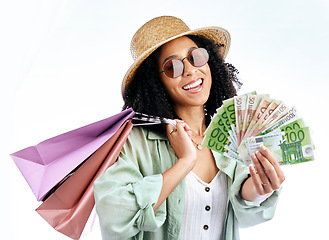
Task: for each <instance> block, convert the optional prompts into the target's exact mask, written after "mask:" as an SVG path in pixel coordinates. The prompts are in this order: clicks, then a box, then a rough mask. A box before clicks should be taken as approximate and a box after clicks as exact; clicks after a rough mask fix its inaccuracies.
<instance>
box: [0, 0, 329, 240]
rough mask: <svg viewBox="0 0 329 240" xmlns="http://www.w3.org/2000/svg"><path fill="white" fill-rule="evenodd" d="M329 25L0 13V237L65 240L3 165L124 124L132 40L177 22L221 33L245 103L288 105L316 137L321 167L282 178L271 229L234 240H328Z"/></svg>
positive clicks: (259, 16) (147, 4) (254, 11)
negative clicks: (103, 124)
mask: <svg viewBox="0 0 329 240" xmlns="http://www.w3.org/2000/svg"><path fill="white" fill-rule="evenodd" d="M328 13H329V2H328V1H327V0H309V1H307V0H305V1H304V0H299V1H297V0H296V1H293V0H285V1H284V0H275V1H274V0H268V1H262V0H258V1H257V0H249V1H247V0H235V1H223V0H217V1H208V0H198V1H195V0H188V1H187V0H186V1H172V0H166V1H155V0H150V1H146V0H144V1H141V0H139V1H125V0H120V1H111V0H107V1H105V0H102V1H100V0H99V1H95V0H94V1H91V0H80V1H77V0H72V1H65V0H39V1H37V0H29V1H25V0H11V1H2V2H1V4H0V24H1V25H0V26H1V28H0V29H1V31H0V32H1V33H0V34H1V38H0V43H1V44H0V51H1V52H0V55H1V57H0V68H1V71H0V74H1V76H0V77H1V78H0V79H1V88H0V89H1V96H0V98H1V99H0V100H1V101H0V104H1V170H2V171H1V174H0V184H1V198H0V199H1V202H0V206H1V216H0V219H1V225H0V226H1V229H2V230H1V235H2V236H7V237H6V239H15V240H17V239H34V240H37V239H42V240H43V239H48V240H50V239H56V240H61V239H68V238H67V237H65V236H63V235H62V234H60V233H58V232H56V231H55V230H53V229H52V228H51V227H50V226H49V225H48V224H47V223H46V222H45V221H44V220H43V219H42V218H41V217H40V216H39V215H38V214H37V213H36V212H35V211H34V209H35V208H37V207H38V205H39V203H38V202H37V201H36V200H35V198H34V195H33V194H32V191H31V190H30V189H29V187H28V185H27V183H26V182H25V180H24V179H23V177H22V175H21V174H20V172H19V170H18V169H17V167H16V166H15V164H14V162H13V161H12V160H11V158H10V157H9V153H12V152H15V151H18V150H20V149H22V148H25V147H28V146H31V145H35V144H37V143H38V142H40V141H42V140H45V139H47V138H50V137H53V136H55V135H58V134H60V133H64V132H66V131H69V130H72V129H75V128H78V127H80V126H83V125H86V124H88V123H92V122H95V121H97V120H100V119H103V118H106V117H109V116H111V115H113V114H115V113H117V112H119V111H120V110H121V106H122V100H121V93H120V84H121V80H122V78H123V76H124V74H125V72H126V70H127V69H128V68H129V66H130V65H131V64H132V62H133V61H132V58H131V56H130V52H129V43H130V39H131V37H132V35H133V34H134V32H135V31H136V30H137V29H138V28H139V27H140V26H141V25H142V24H144V23H145V22H146V21H148V20H150V19H151V18H153V17H157V16H160V15H174V16H177V17H180V18H181V19H183V20H184V21H185V22H186V23H187V24H188V25H189V26H190V28H192V29H194V28H198V27H204V26H212V25H214V26H221V27H224V28H226V29H228V30H229V31H230V33H231V36H232V45H231V49H230V52H229V54H228V57H227V59H226V60H227V62H231V63H233V64H234V65H235V66H236V67H237V68H238V69H239V71H240V73H241V78H242V81H243V83H244V86H243V88H242V90H241V91H240V94H242V93H246V92H249V91H252V90H257V92H258V93H270V94H271V96H272V97H273V98H277V99H281V100H284V101H285V102H286V103H287V104H289V105H293V104H294V105H296V106H297V108H298V109H299V111H300V112H301V113H302V115H303V117H304V119H305V120H306V122H307V123H308V125H309V126H310V127H311V129H312V137H313V140H314V142H315V145H316V152H315V153H316V161H314V162H310V163H303V164H299V165H295V166H285V167H283V169H284V171H285V174H286V181H285V182H284V186H283V191H282V195H281V199H280V202H279V205H278V207H277V212H276V215H275V217H274V219H273V220H271V221H269V222H266V223H264V224H261V225H258V226H256V227H252V228H247V229H241V231H240V232H241V238H242V239H253V240H258V239H259V240H260V239H262V240H263V239H267V240H270V239H275V240H277V239H300V240H304V239H328V236H327V233H328V230H327V224H326V222H327V219H326V216H328V214H329V211H328V207H327V199H328V193H327V192H328V184H327V177H326V176H327V175H328V167H329V164H328V159H327V152H326V148H328V144H327V142H328V140H327V139H328V138H326V136H327V135H328V129H327V128H328V123H327V117H328V113H327V102H328V100H329V99H328V87H329V84H328V77H327V70H328V66H329V60H328V54H329V47H328V43H329V31H328V29H329V17H328V16H329V14H328ZM93 234H94V235H92V236H90V237H89V239H98V238H97V236H99V232H98V233H97V232H95V233H93ZM2 236H1V237H0V238H2Z"/></svg>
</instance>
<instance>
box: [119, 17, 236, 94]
mask: <svg viewBox="0 0 329 240" xmlns="http://www.w3.org/2000/svg"><path fill="white" fill-rule="evenodd" d="M185 35H197V36H203V37H205V38H208V39H211V40H213V41H214V42H215V44H223V45H224V47H222V48H220V51H221V52H220V53H221V55H222V56H223V59H225V57H226V55H227V53H228V50H229V48H230V44H231V37H230V34H229V32H228V31H227V30H225V29H223V28H220V27H204V28H198V29H195V30H191V29H190V28H189V27H188V26H187V25H186V24H185V23H184V22H183V21H182V20H181V19H179V18H176V17H172V16H161V17H157V18H153V19H152V20H150V21H148V22H147V23H145V24H144V25H143V26H142V27H141V28H140V29H138V30H137V32H136V33H135V35H134V36H133V38H132V40H131V44H130V51H131V55H132V57H133V59H134V61H135V62H134V63H133V64H132V65H131V67H130V68H129V69H128V71H127V73H126V75H125V76H124V78H123V81H122V85H121V90H122V94H123V93H124V91H125V90H126V89H127V87H128V86H129V84H130V82H131V80H132V79H133V78H134V76H135V73H136V70H137V69H138V67H139V66H140V65H141V63H142V62H143V61H144V60H145V59H146V58H147V57H148V56H150V54H151V53H152V52H154V51H155V50H156V49H157V48H159V47H160V46H162V45H163V44H165V43H167V42H169V41H171V40H174V39H176V38H179V37H182V36H185Z"/></svg>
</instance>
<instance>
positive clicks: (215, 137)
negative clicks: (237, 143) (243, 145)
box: [201, 123, 229, 154]
mask: <svg viewBox="0 0 329 240" xmlns="http://www.w3.org/2000/svg"><path fill="white" fill-rule="evenodd" d="M201 144H202V145H203V146H206V147H207V148H210V149H212V150H214V151H216V152H219V153H222V154H223V153H224V152H227V150H226V149H225V146H226V145H228V144H229V141H228V139H227V137H226V136H225V134H224V133H223V132H222V130H221V129H220V128H219V127H218V126H217V125H216V124H213V123H212V124H210V125H209V126H208V128H207V130H206V131H205V137H204V138H203V141H202V143H201Z"/></svg>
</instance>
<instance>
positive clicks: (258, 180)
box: [249, 153, 274, 195]
mask: <svg viewBox="0 0 329 240" xmlns="http://www.w3.org/2000/svg"><path fill="white" fill-rule="evenodd" d="M251 159H252V161H253V163H254V165H255V167H254V166H250V167H249V170H250V169H252V172H250V175H251V177H252V180H253V182H254V185H255V187H256V189H257V192H258V193H259V194H260V195H264V194H266V193H270V192H272V191H273V190H274V189H273V188H272V182H271V180H270V178H269V177H268V176H267V173H268V170H266V173H265V169H264V168H263V166H262V164H261V162H260V160H259V159H258V153H256V154H252V155H251ZM262 161H265V160H264V159H262ZM267 167H268V168H269V166H267ZM252 173H254V174H253V175H254V176H253V175H252Z"/></svg>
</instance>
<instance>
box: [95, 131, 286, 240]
mask: <svg viewBox="0 0 329 240" xmlns="http://www.w3.org/2000/svg"><path fill="white" fill-rule="evenodd" d="M213 155H214V158H215V160H216V164H217V167H218V168H219V169H220V170H221V171H222V172H223V173H225V174H226V175H227V176H228V177H227V181H228V183H227V184H228V201H227V212H226V220H225V224H224V226H218V227H224V230H223V238H222V239H223V240H233V239H234V240H238V239H239V232H238V228H239V226H240V227H247V226H252V225H255V224H258V223H261V222H264V221H266V220H269V219H271V218H272V217H273V215H274V212H275V206H276V203H277V200H278V194H279V191H275V192H274V193H273V194H272V195H271V197H269V198H268V199H267V200H265V201H264V202H262V203H258V202H248V201H245V200H243V199H242V198H241V196H240V188H241V184H242V183H243V181H244V180H245V179H246V178H247V177H248V174H249V170H248V168H247V167H246V166H244V165H242V164H240V163H237V162H236V161H234V160H231V159H229V158H226V157H224V156H222V155H221V154H219V153H216V152H213ZM176 161H177V157H176V155H175V152H174V150H173V148H172V147H171V145H170V142H169V140H168V138H167V136H166V135H165V133H159V132H158V131H154V130H152V128H151V127H134V128H133V129H132V131H131V133H130V135H129V136H128V139H127V141H126V143H125V145H124V147H123V149H122V151H121V153H120V156H119V158H118V160H117V161H116V162H115V164H113V165H112V166H111V167H110V168H109V169H108V170H107V171H106V172H105V173H103V174H102V175H101V176H100V177H99V178H98V179H97V180H96V181H95V183H94V193H95V201H96V210H97V213H98V216H99V220H100V225H101V231H102V236H103V239H104V240H107V239H111V240H112V239H118V240H123V239H139V240H141V239H152V240H162V239H168V240H175V239H180V238H181V236H180V228H181V223H182V218H183V211H184V197H185V181H184V180H183V181H182V182H181V183H180V184H179V185H178V186H177V187H176V188H175V190H174V191H173V192H172V193H171V194H170V195H169V197H168V198H167V199H166V200H165V202H164V203H163V204H162V205H161V206H160V207H159V208H158V209H157V210H156V211H154V210H153V207H154V206H155V204H156V202H157V200H158V198H159V195H160V192H161V188H162V184H163V179H162V173H163V172H165V171H166V170H167V169H169V168H170V167H171V166H172V165H174V164H175V162H176Z"/></svg>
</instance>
